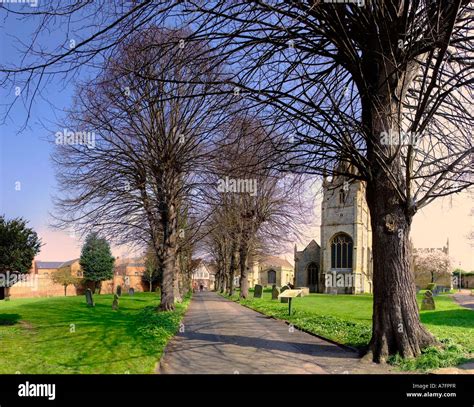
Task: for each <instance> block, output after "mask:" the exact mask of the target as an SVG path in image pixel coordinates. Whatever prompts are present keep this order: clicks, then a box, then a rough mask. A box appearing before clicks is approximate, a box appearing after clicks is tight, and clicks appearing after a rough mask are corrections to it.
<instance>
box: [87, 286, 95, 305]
mask: <svg viewBox="0 0 474 407" xmlns="http://www.w3.org/2000/svg"><path fill="white" fill-rule="evenodd" d="M85 295H86V301H87V306H88V307H93V306H94V298H92V291H91V289H90V288H87V289H86V292H85Z"/></svg>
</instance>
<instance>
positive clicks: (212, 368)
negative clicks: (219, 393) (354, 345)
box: [157, 292, 389, 374]
mask: <svg viewBox="0 0 474 407" xmlns="http://www.w3.org/2000/svg"><path fill="white" fill-rule="evenodd" d="M183 324H184V332H182V333H179V334H178V335H176V336H175V337H174V338H173V339H172V340H171V341H170V343H169V344H168V346H167V348H166V350H165V354H164V356H163V358H162V359H161V362H160V364H159V366H158V368H157V373H162V374H163V373H164V374H170V373H171V374H173V373H178V374H183V373H192V374H199V373H201V374H258V373H279V374H283V373H287V374H300V373H319V374H324V373H388V372H389V370H388V368H387V367H382V366H380V365H376V364H374V363H368V362H362V361H361V360H360V359H359V357H358V356H357V353H356V352H353V351H350V350H347V349H344V348H342V347H340V346H337V345H334V344H332V343H330V342H327V341H325V340H323V339H320V338H317V337H315V336H313V335H310V334H307V333H304V332H301V331H298V330H296V329H292V328H291V327H290V326H289V325H287V324H286V323H284V322H283V321H278V320H275V319H273V318H270V317H267V316H264V315H262V314H260V313H258V312H255V311H253V310H250V309H248V308H246V307H243V306H242V305H239V304H237V303H235V302H233V301H230V300H228V299H225V298H223V297H221V296H219V295H217V294H216V293H213V292H202V293H196V294H194V296H193V300H192V301H191V304H190V306H189V308H188V311H187V313H186V315H185V317H184V320H183Z"/></svg>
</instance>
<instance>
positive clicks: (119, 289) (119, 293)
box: [116, 285, 122, 297]
mask: <svg viewBox="0 0 474 407" xmlns="http://www.w3.org/2000/svg"><path fill="white" fill-rule="evenodd" d="M116 293H117V295H118V296H119V297H120V296H121V295H122V286H121V285H118V286H117V291H116Z"/></svg>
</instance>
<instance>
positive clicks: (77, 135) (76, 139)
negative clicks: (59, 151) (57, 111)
mask: <svg viewBox="0 0 474 407" xmlns="http://www.w3.org/2000/svg"><path fill="white" fill-rule="evenodd" d="M55 136H56V144H57V145H85V146H87V148H95V133H94V132H90V131H71V130H68V129H63V131H58V132H56V134H55Z"/></svg>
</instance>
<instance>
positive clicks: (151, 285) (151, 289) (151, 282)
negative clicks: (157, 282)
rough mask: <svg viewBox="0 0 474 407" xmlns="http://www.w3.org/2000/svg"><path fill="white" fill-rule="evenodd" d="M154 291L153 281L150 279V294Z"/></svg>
mask: <svg viewBox="0 0 474 407" xmlns="http://www.w3.org/2000/svg"><path fill="white" fill-rule="evenodd" d="M152 291H153V280H151V279H150V292H152Z"/></svg>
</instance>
